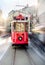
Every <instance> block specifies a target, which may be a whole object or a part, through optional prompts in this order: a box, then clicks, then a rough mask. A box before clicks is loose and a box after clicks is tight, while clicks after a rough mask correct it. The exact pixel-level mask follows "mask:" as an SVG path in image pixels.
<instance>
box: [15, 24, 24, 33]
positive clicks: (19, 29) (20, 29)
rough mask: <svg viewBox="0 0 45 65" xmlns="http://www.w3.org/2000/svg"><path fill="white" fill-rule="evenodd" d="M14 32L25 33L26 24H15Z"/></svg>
mask: <svg viewBox="0 0 45 65" xmlns="http://www.w3.org/2000/svg"><path fill="white" fill-rule="evenodd" d="M14 31H16V32H24V31H25V24H24V23H14Z"/></svg>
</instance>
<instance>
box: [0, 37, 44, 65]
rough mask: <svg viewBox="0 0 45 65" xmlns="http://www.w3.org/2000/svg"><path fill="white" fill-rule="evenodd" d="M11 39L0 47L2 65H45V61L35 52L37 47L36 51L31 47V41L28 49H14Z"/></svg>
mask: <svg viewBox="0 0 45 65" xmlns="http://www.w3.org/2000/svg"><path fill="white" fill-rule="evenodd" d="M10 39H11V38H10V37H8V38H6V40H5V42H4V43H3V44H2V45H0V65H45V60H44V59H42V58H41V57H40V56H39V55H38V53H36V51H34V50H35V49H36V47H35V49H34V46H33V45H31V40H29V47H28V49H25V48H23V49H22V48H17V49H13V48H12V45H11V40H10ZM3 40H4V39H3ZM32 43H33V42H32Z"/></svg>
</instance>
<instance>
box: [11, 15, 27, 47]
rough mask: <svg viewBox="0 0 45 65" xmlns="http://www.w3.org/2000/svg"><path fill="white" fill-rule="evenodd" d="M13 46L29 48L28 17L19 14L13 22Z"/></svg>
mask: <svg viewBox="0 0 45 65" xmlns="http://www.w3.org/2000/svg"><path fill="white" fill-rule="evenodd" d="M11 39H12V45H26V46H28V17H24V16H22V14H19V15H18V16H16V17H14V20H13V21H12V22H11Z"/></svg>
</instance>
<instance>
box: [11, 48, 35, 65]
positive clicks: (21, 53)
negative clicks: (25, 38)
mask: <svg viewBox="0 0 45 65" xmlns="http://www.w3.org/2000/svg"><path fill="white" fill-rule="evenodd" d="M23 57H25V58H24V59H25V62H24V61H23V60H24V59H23ZM26 58H27V59H26ZM26 63H27V64H26ZM19 64H20V65H25V64H26V65H36V64H35V62H34V61H33V59H32V58H31V55H30V54H29V52H28V50H27V49H26V48H24V49H14V56H13V64H12V65H19Z"/></svg>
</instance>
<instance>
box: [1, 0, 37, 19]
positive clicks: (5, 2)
mask: <svg viewBox="0 0 45 65" xmlns="http://www.w3.org/2000/svg"><path fill="white" fill-rule="evenodd" d="M27 4H28V5H29V6H32V5H37V0H0V9H1V10H2V11H3V17H4V18H6V17H7V16H8V13H9V12H10V11H11V10H17V9H21V8H22V7H18V6H16V5H24V6H26V5H27Z"/></svg>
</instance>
